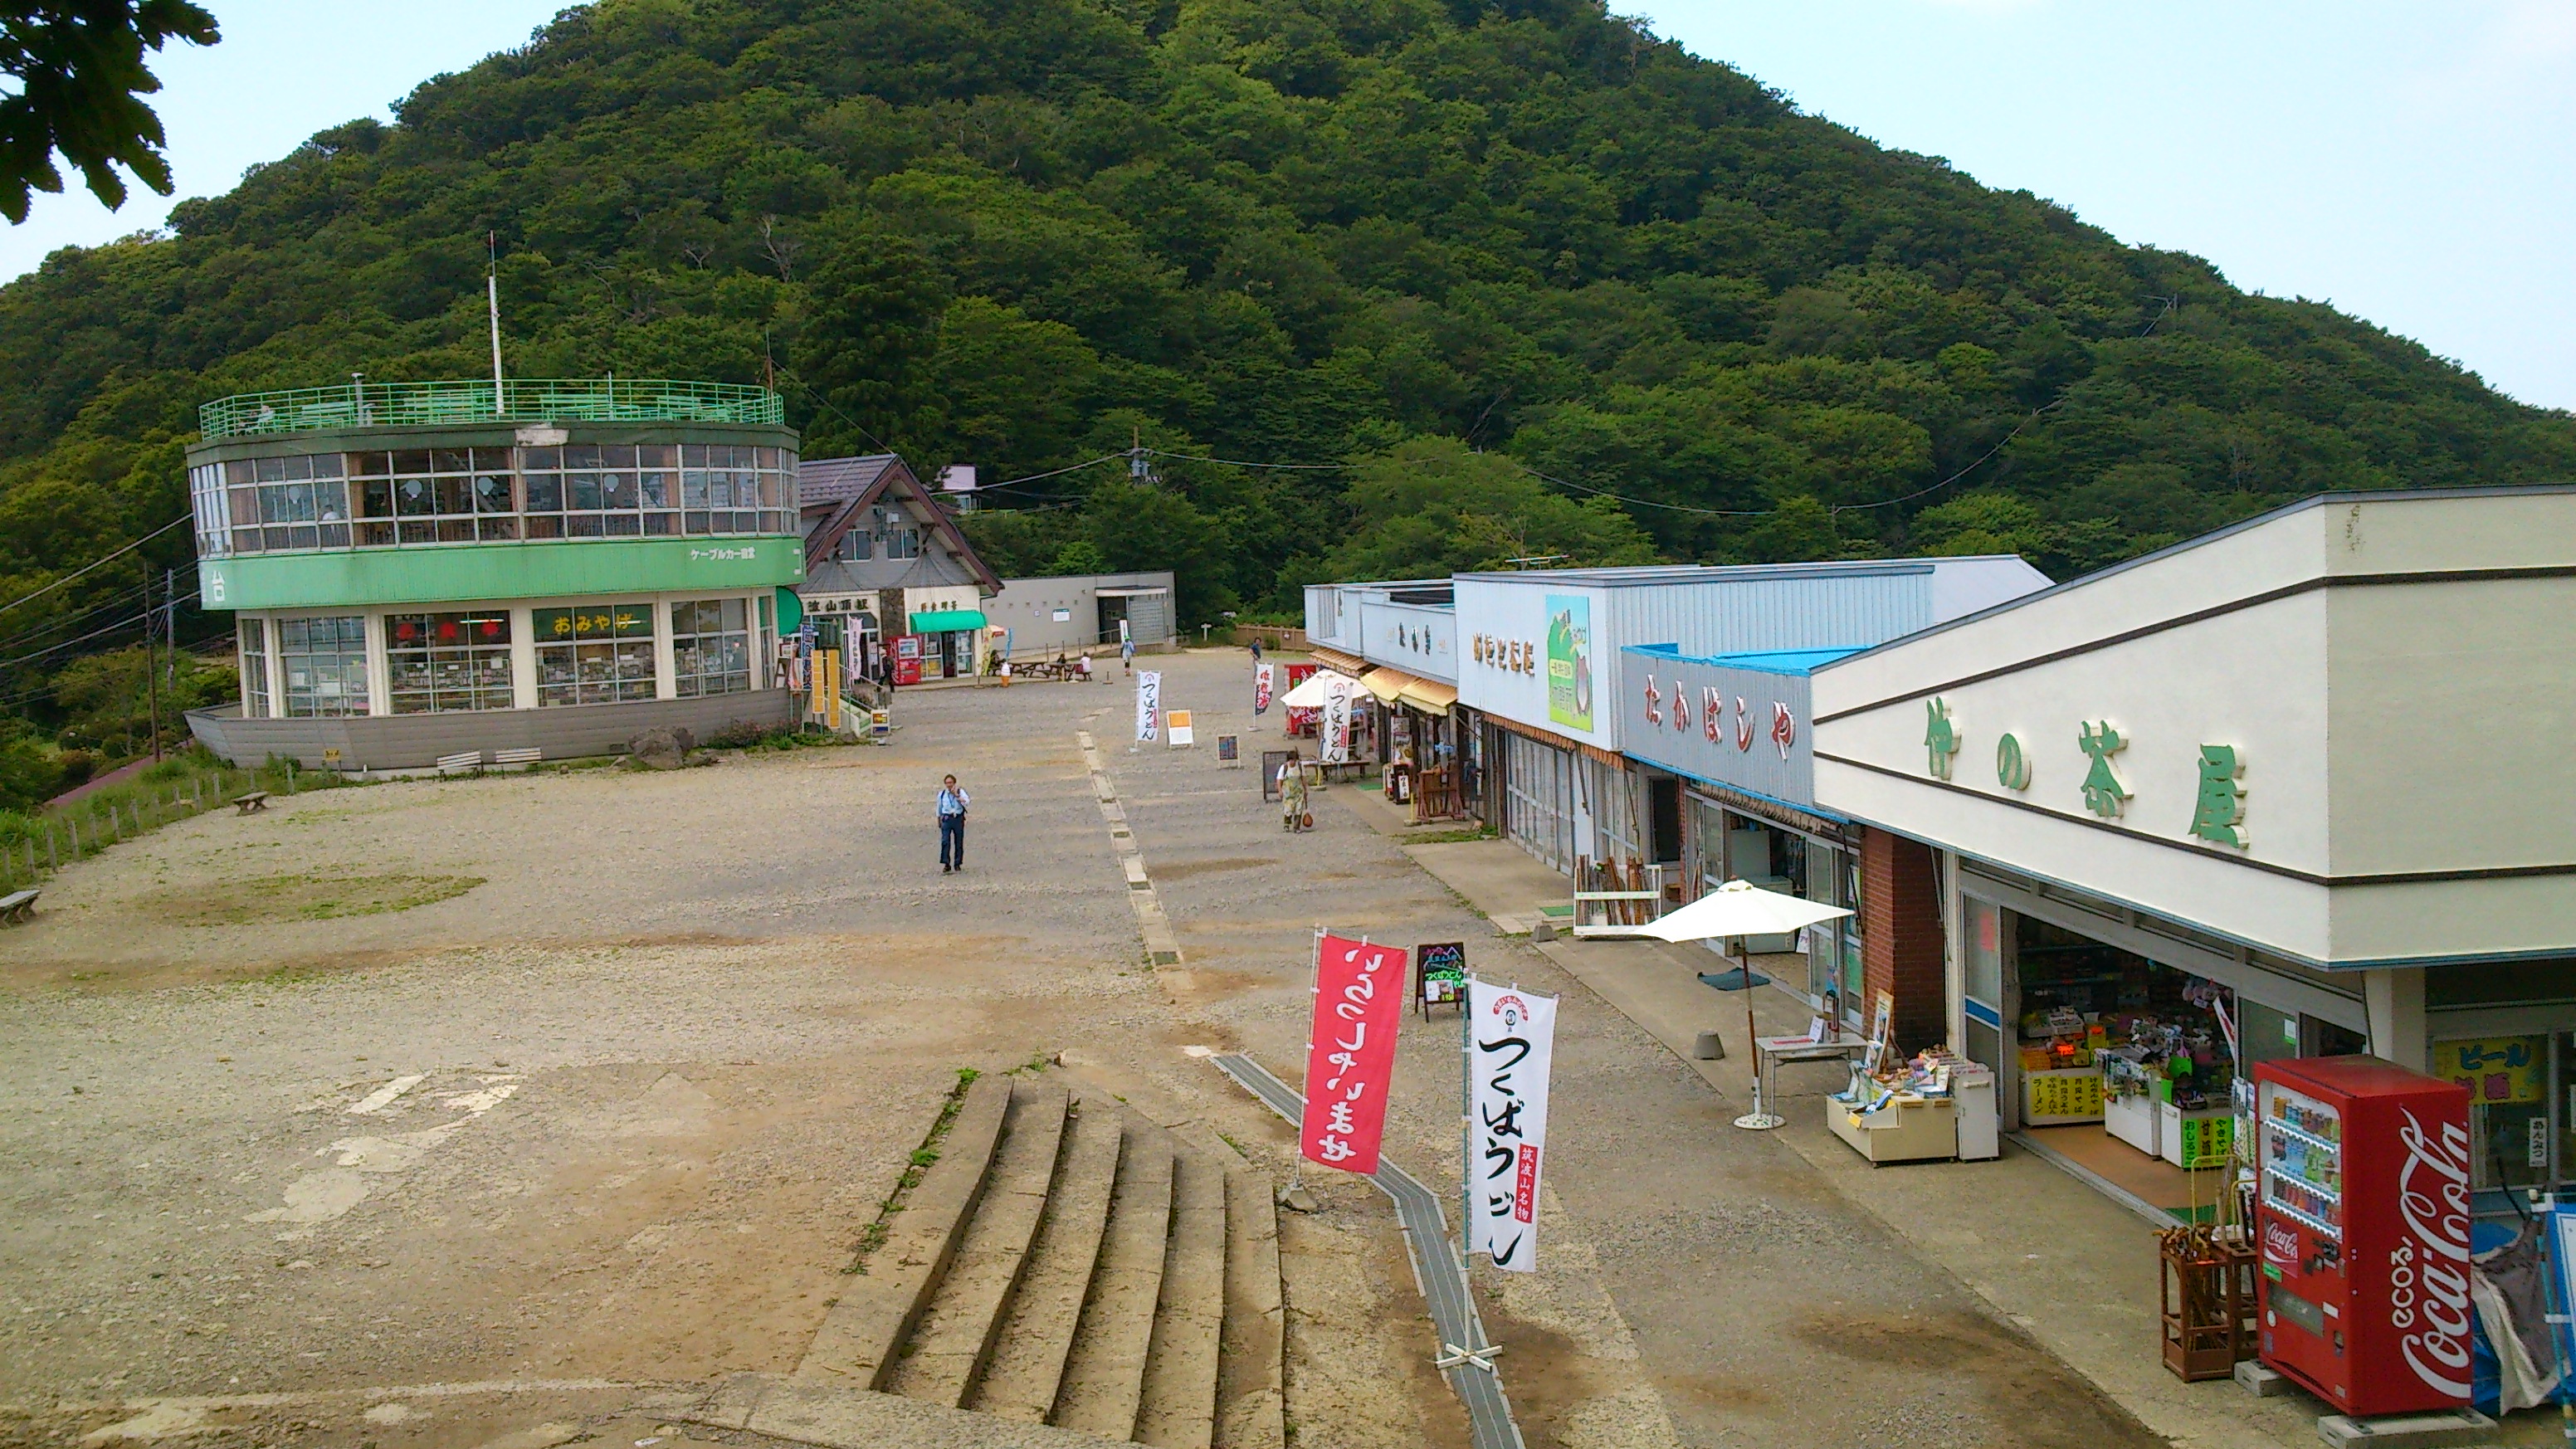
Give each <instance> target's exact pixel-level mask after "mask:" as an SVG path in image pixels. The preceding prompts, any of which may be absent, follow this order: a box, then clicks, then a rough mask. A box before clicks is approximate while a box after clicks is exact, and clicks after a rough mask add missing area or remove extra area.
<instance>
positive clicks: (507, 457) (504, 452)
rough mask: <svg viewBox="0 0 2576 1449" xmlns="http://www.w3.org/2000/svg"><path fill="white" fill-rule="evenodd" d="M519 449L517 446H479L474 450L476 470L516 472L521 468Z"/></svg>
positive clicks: (478, 471)
mask: <svg viewBox="0 0 2576 1449" xmlns="http://www.w3.org/2000/svg"><path fill="white" fill-rule="evenodd" d="M518 451H519V450H518V449H516V448H477V449H475V450H474V471H475V472H477V473H515V472H517V471H518V470H519V462H518V456H517V455H518Z"/></svg>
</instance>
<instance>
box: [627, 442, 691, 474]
mask: <svg viewBox="0 0 2576 1449" xmlns="http://www.w3.org/2000/svg"><path fill="white" fill-rule="evenodd" d="M679 465H680V450H679V449H677V448H675V447H672V446H671V445H670V444H668V443H646V444H644V445H643V446H641V447H639V448H637V449H636V450H635V466H637V467H639V468H676V467H678V466H679Z"/></svg>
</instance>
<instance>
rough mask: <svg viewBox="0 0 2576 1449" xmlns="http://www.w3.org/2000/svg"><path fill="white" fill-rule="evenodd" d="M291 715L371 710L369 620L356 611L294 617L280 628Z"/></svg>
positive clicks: (281, 662)
mask: <svg viewBox="0 0 2576 1449" xmlns="http://www.w3.org/2000/svg"><path fill="white" fill-rule="evenodd" d="M278 634H279V638H278V656H279V659H278V662H279V668H280V672H281V673H283V674H284V675H285V677H286V699H285V705H286V708H285V713H286V714H287V715H289V716H297V717H309V716H317V715H357V714H364V713H366V712H367V649H366V637H367V625H366V620H364V619H363V618H358V617H355V616H351V617H346V618H320V619H290V620H287V621H285V625H284V627H283V628H281V629H280V630H279V631H278Z"/></svg>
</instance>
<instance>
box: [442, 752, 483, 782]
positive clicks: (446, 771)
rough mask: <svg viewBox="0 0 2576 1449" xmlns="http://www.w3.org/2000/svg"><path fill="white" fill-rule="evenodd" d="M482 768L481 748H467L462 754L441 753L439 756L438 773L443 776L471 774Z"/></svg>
mask: <svg viewBox="0 0 2576 1449" xmlns="http://www.w3.org/2000/svg"><path fill="white" fill-rule="evenodd" d="M482 768H483V752H482V751H481V750H467V751H466V752H464V753H463V754H461V755H441V756H439V757H438V773H439V774H440V775H442V776H444V775H471V774H474V773H476V772H478V771H480V770H481V769H482Z"/></svg>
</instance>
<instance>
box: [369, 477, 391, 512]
mask: <svg viewBox="0 0 2576 1449" xmlns="http://www.w3.org/2000/svg"><path fill="white" fill-rule="evenodd" d="M365 497H366V503H367V514H366V516H367V517H369V518H391V517H393V516H394V485H393V482H392V480H391V479H386V478H371V479H369V480H367V482H366V484H365Z"/></svg>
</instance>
